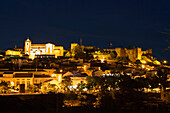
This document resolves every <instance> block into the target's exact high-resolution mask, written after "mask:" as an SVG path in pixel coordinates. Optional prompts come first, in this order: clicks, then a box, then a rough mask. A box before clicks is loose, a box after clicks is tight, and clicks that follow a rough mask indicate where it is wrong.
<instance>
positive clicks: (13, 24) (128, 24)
mask: <svg viewBox="0 0 170 113" xmlns="http://www.w3.org/2000/svg"><path fill="white" fill-rule="evenodd" d="M168 33H169V34H170V0H3V1H2V0H1V1H0V38H1V41H0V49H1V50H6V49H8V48H14V47H15V44H17V46H22V47H23V46H24V41H25V40H26V39H27V37H30V39H31V40H32V42H33V43H46V42H53V43H54V44H56V45H63V46H64V48H65V49H68V48H70V44H71V42H78V43H79V40H80V38H81V39H82V40H83V45H86V46H92V45H94V46H96V47H99V48H116V47H130V46H131V47H132V46H136V47H142V48H143V50H146V49H149V48H152V49H153V56H155V57H157V58H158V59H160V60H162V59H168V57H169V56H170V50H169V51H166V50H165V48H167V47H168V44H169V43H168V42H167V41H166V40H170V35H168ZM169 42H170V41H169ZM110 43H112V44H113V46H112V47H110V46H109V44H110ZM168 60H169V61H170V58H169V59H168Z"/></svg>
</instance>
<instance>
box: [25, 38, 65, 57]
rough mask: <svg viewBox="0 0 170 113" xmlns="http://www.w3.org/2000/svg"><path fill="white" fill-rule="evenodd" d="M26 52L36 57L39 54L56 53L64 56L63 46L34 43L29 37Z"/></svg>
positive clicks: (26, 42)
mask: <svg viewBox="0 0 170 113" xmlns="http://www.w3.org/2000/svg"><path fill="white" fill-rule="evenodd" d="M24 49H25V54H27V55H29V58H31V59H34V58H35V57H36V56H37V55H54V56H55V58H57V56H63V50H64V48H63V46H55V45H54V44H52V43H46V44H32V42H31V40H30V39H29V38H27V40H26V41H25V47H24Z"/></svg>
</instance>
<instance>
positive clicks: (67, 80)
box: [61, 76, 72, 91]
mask: <svg viewBox="0 0 170 113" xmlns="http://www.w3.org/2000/svg"><path fill="white" fill-rule="evenodd" d="M61 85H62V87H63V88H64V90H66V91H68V90H69V86H70V85H72V81H71V78H70V77H67V76H65V77H63V80H62V82H61Z"/></svg>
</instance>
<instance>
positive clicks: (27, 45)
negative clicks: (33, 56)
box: [25, 37, 31, 55]
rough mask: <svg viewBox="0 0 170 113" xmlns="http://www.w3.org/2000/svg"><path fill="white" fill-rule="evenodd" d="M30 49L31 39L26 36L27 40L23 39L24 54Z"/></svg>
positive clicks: (28, 53)
mask: <svg viewBox="0 0 170 113" xmlns="http://www.w3.org/2000/svg"><path fill="white" fill-rule="evenodd" d="M30 50H31V40H30V39H29V37H28V38H27V40H25V54H27V55H30Z"/></svg>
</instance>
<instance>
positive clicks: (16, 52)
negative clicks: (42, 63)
mask: <svg viewBox="0 0 170 113" xmlns="http://www.w3.org/2000/svg"><path fill="white" fill-rule="evenodd" d="M5 55H10V56H21V51H15V50H7V51H6V52H5Z"/></svg>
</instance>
